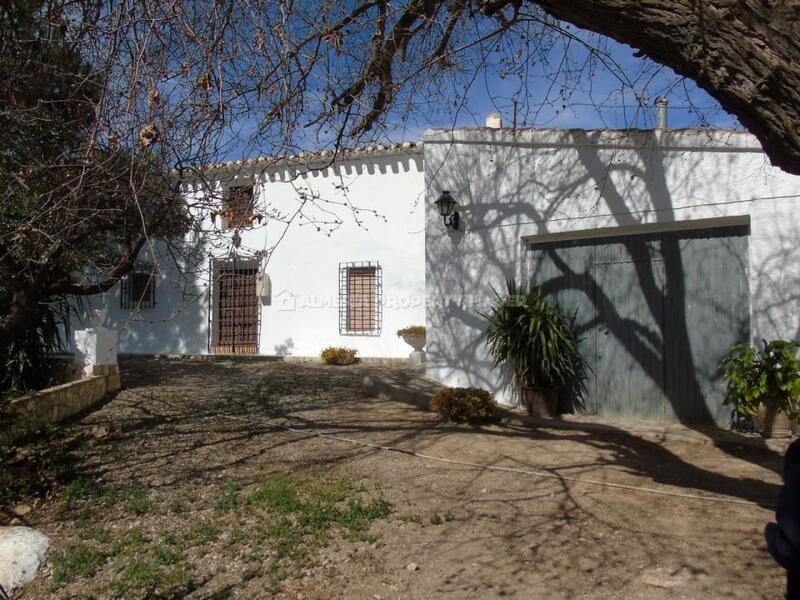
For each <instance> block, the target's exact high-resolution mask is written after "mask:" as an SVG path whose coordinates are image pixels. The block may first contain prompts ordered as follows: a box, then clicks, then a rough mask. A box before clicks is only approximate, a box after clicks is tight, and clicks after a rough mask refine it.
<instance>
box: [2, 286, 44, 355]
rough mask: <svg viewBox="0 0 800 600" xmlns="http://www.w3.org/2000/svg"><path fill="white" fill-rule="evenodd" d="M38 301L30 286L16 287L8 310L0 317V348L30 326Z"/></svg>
mask: <svg viewBox="0 0 800 600" xmlns="http://www.w3.org/2000/svg"><path fill="white" fill-rule="evenodd" d="M34 302H36V300H34V299H33V295H32V293H31V291H30V289H28V288H18V289H15V290H14V292H13V293H12V295H11V302H10V303H9V305H8V312H7V313H6V314H5V315H3V316H2V318H0V350H2V348H3V347H6V346H8V345H9V344H11V343H12V342H14V340H16V339H18V338H19V337H20V336H21V335H22V334H23V333H24V332H25V331H26V330H27V329H28V327H30V324H31V321H32V320H33V317H34V315H35V314H36V311H35V310H33V309H32V308H31V304H32V303H34Z"/></svg>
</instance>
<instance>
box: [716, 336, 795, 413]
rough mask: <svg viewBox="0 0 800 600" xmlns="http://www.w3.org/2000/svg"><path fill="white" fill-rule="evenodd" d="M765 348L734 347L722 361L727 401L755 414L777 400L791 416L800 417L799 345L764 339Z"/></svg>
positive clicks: (791, 342) (776, 402)
mask: <svg viewBox="0 0 800 600" xmlns="http://www.w3.org/2000/svg"><path fill="white" fill-rule="evenodd" d="M763 343H764V349H763V350H760V351H759V350H757V349H755V348H753V347H752V346H748V345H746V344H737V345H736V346H734V347H733V348H731V349H730V350H729V351H728V353H727V354H726V355H725V358H723V360H722V374H723V377H724V378H725V380H726V381H727V384H728V389H727V392H726V395H725V403H726V404H732V405H733V406H734V407H735V408H736V410H737V411H738V412H740V413H743V414H746V415H753V416H755V415H756V414H757V413H758V407H759V405H760V404H762V403H763V404H768V403H771V402H774V403H775V404H777V407H778V409H779V410H780V411H782V412H784V413H786V414H787V415H788V416H789V417H790V418H792V419H796V418H797V416H798V412H797V404H798V401H800V361H798V359H797V350H798V348H800V344H799V343H798V342H795V341H786V340H773V341H770V342H768V341H766V340H763Z"/></svg>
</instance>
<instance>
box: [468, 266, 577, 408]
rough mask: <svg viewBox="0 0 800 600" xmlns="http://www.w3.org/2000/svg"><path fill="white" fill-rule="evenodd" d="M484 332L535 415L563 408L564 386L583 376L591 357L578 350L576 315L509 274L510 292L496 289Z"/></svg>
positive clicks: (497, 360)
mask: <svg viewBox="0 0 800 600" xmlns="http://www.w3.org/2000/svg"><path fill="white" fill-rule="evenodd" d="M495 296H496V298H495V302H494V305H493V306H492V308H491V310H490V311H489V312H488V313H487V314H484V315H482V316H483V317H484V318H485V319H486V321H487V327H486V330H485V332H484V334H483V337H484V340H485V342H486V344H487V346H488V349H489V355H490V356H491V357H492V359H493V361H494V363H495V367H504V368H507V369H508V370H509V372H510V374H511V377H512V383H513V384H514V385H515V386H517V388H518V390H519V392H520V395H521V397H522V399H523V401H524V403H525V405H526V408H527V409H528V412H529V413H530V414H532V415H535V416H552V415H555V414H556V413H557V411H558V403H559V391H560V390H561V389H562V388H564V387H565V386H566V385H569V384H570V383H571V382H573V381H575V380H578V379H581V378H582V377H583V375H584V373H585V370H586V367H587V365H586V363H585V361H584V359H583V357H582V356H581V355H580V352H579V351H578V340H577V339H576V337H575V334H574V332H573V327H572V324H573V321H574V319H568V318H567V317H566V316H564V315H563V314H562V313H561V311H559V309H558V307H557V306H556V305H555V304H553V303H551V302H550V301H549V300H547V298H545V297H544V296H543V294H542V292H541V290H540V289H538V288H535V287H530V286H518V285H517V284H516V283H515V282H514V281H511V280H509V281H508V282H507V284H506V293H505V294H499V293H498V292H497V291H495Z"/></svg>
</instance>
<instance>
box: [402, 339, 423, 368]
mask: <svg viewBox="0 0 800 600" xmlns="http://www.w3.org/2000/svg"><path fill="white" fill-rule="evenodd" d="M402 338H403V341H404V342H405V343H406V344H408V345H409V346H411V347H412V348H413V349H414V351H413V352H412V353H411V354H409V355H408V363H409V364H410V365H421V364H423V363H424V362H425V359H426V357H425V351H424V350H423V348H424V347H425V335H424V334H414V333H404V334H403V335H402Z"/></svg>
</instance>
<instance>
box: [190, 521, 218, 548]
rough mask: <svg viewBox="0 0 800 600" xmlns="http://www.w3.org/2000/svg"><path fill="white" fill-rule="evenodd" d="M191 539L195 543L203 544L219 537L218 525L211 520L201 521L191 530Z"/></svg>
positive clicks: (212, 541) (214, 540)
mask: <svg viewBox="0 0 800 600" xmlns="http://www.w3.org/2000/svg"><path fill="white" fill-rule="evenodd" d="M190 535H191V541H193V542H194V543H195V544H199V545H205V544H211V543H214V542H216V541H217V540H218V539H219V525H217V524H216V523H214V522H213V521H201V522H200V523H198V524H197V525H196V526H195V527H194V529H192V532H191V534H190Z"/></svg>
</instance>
